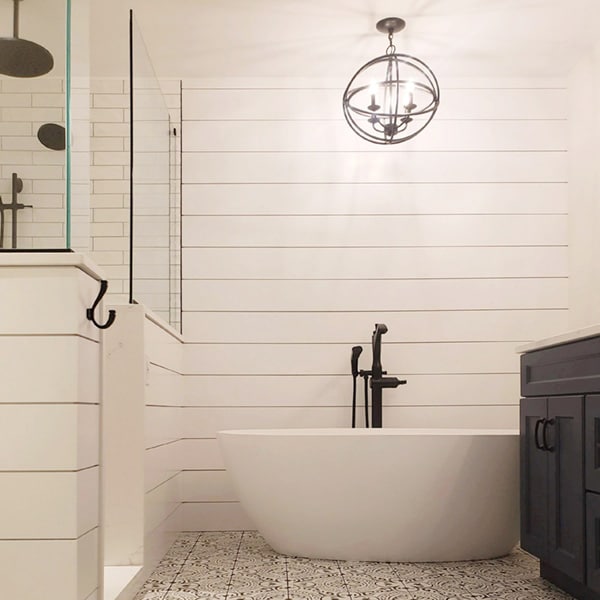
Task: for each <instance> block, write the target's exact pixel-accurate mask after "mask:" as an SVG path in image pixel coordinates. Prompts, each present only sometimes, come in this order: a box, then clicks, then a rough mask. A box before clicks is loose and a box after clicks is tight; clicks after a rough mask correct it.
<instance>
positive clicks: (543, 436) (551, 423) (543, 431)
mask: <svg viewBox="0 0 600 600" xmlns="http://www.w3.org/2000/svg"><path fill="white" fill-rule="evenodd" d="M548 425H554V419H548V420H547V421H546V422H545V423H544V428H543V429H542V444H543V445H544V450H547V451H548V452H554V446H549V445H548V441H547V440H546V432H547V430H548Z"/></svg>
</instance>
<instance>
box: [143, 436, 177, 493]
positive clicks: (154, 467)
mask: <svg viewBox="0 0 600 600" xmlns="http://www.w3.org/2000/svg"><path fill="white" fill-rule="evenodd" d="M180 444H181V442H180V441H176V442H172V443H168V444H164V445H162V446H156V447H154V448H149V449H147V450H146V451H145V452H144V491H145V492H149V491H151V490H153V489H154V488H156V487H158V486H159V485H161V484H163V483H164V482H165V481H167V480H168V479H170V478H171V477H174V476H175V475H177V473H178V472H179V471H180V470H181V466H180V464H179V463H180V458H181V454H180V451H181V450H180V449H181V446H180Z"/></svg>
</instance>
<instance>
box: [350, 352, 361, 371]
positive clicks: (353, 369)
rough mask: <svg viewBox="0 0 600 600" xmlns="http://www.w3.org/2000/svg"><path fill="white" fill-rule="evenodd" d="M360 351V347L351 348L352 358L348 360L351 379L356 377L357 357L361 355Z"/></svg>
mask: <svg viewBox="0 0 600 600" xmlns="http://www.w3.org/2000/svg"><path fill="white" fill-rule="evenodd" d="M362 351H363V349H362V346H353V347H352V358H351V360H350V363H351V365H352V377H358V357H359V356H360V355H361V352H362Z"/></svg>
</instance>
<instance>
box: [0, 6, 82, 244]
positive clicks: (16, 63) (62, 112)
mask: <svg viewBox="0 0 600 600" xmlns="http://www.w3.org/2000/svg"><path fill="white" fill-rule="evenodd" d="M88 5H89V0H77V2H74V3H73V7H72V6H71V1H70V0H0V28H1V30H0V37H1V39H0V156H1V159H2V162H1V165H2V167H1V169H0V250H2V251H5V250H17V251H36V250H37V251H46V250H47V251H57V250H68V249H71V248H72V245H71V223H70V211H69V209H70V206H71V195H72V191H74V192H75V193H76V194H79V193H81V190H80V189H77V190H75V189H74V190H72V189H71V179H70V176H73V177H76V178H78V180H79V179H80V178H82V177H87V182H88V183H87V185H88V188H87V189H86V190H85V191H86V192H87V193H86V195H85V203H86V204H89V154H88V155H85V156H83V155H79V156H74V152H75V151H79V147H80V141H81V136H80V135H79V133H78V130H81V131H82V132H83V131H85V132H87V140H88V141H87V145H88V147H89V121H85V125H83V121H84V120H86V119H88V117H89V112H86V110H87V111H89V89H85V90H84V87H82V86H84V85H85V81H83V82H82V81H81V80H80V79H76V78H78V77H79V76H80V75H81V74H83V73H86V75H87V74H89V60H88V52H87V47H88V45H89V41H88V40H89V35H88V29H89V16H88V15H87V12H86V7H87V6H88ZM71 8H73V14H71ZM70 36H72V40H71V39H70ZM71 42H74V43H75V46H74V47H75V48H76V49H77V52H78V54H77V63H76V64H74V63H73V64H72V61H71V57H70V54H69V46H70V44H71ZM84 49H85V52H84ZM70 76H74V77H73V78H72V79H71V77H70ZM88 88H89V86H88ZM70 92H73V94H72V95H71V97H70ZM81 107H85V109H82V108H81ZM75 121H78V122H79V124H80V125H79V126H72V127H70V125H74V123H75ZM69 129H71V131H70V133H71V135H68V131H69ZM71 142H73V143H71ZM70 157H73V160H70ZM85 161H87V162H86V163H85V164H84V162H85ZM71 163H72V164H71ZM87 220H88V221H87V227H88V228H89V214H88V215H87ZM86 234H87V240H86V242H85V243H82V247H83V248H85V249H87V245H88V244H89V242H88V240H89V232H88V231H87V229H86ZM84 235H85V234H84Z"/></svg>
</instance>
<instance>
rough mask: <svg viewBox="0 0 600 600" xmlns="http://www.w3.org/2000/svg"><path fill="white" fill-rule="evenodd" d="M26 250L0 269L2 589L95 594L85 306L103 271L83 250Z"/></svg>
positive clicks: (94, 467) (95, 388) (92, 407)
mask: <svg viewBox="0 0 600 600" xmlns="http://www.w3.org/2000/svg"><path fill="white" fill-rule="evenodd" d="M28 256H29V257H30V259H29V260H28V261H25V260H24V259H23V258H21V259H19V257H16V256H15V255H14V254H12V255H11V254H3V255H2V259H1V263H2V264H1V266H0V295H1V296H2V308H3V310H2V314H1V315H0V375H1V380H2V393H1V394H0V498H1V503H2V511H1V512H0V582H1V583H0V585H1V588H2V594H1V595H2V597H3V598H19V599H21V600H35V599H36V598H40V597H44V598H48V600H59V599H61V600H97V599H98V598H99V596H98V592H99V586H100V581H99V580H100V576H99V570H98V563H99V560H100V547H99V538H100V537H101V535H100V519H99V478H100V468H99V450H100V443H99V432H100V397H99V396H100V394H99V391H100V350H99V347H100V344H99V331H98V330H97V329H96V328H95V327H94V326H93V325H92V324H91V323H90V322H89V321H87V320H86V319H85V308H86V307H88V306H89V305H90V303H91V302H92V301H93V299H94V298H95V296H96V294H97V290H98V281H97V280H98V279H100V276H99V275H98V274H96V273H95V272H94V271H93V266H91V265H90V264H89V263H88V262H87V261H82V260H81V257H78V256H77V255H65V254H59V255H52V254H43V253H41V254H35V255H28ZM19 262H21V264H19ZM25 262H28V263H29V265H26V264H24V263H25Z"/></svg>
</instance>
